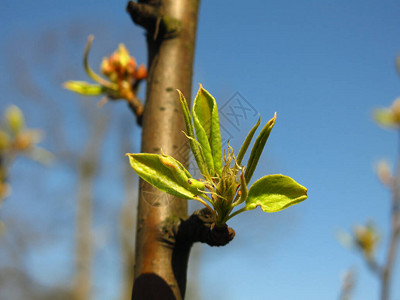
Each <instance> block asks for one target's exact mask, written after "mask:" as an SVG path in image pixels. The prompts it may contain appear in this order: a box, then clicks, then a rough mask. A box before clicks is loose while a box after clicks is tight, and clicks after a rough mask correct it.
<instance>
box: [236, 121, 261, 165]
mask: <svg viewBox="0 0 400 300" xmlns="http://www.w3.org/2000/svg"><path fill="white" fill-rule="evenodd" d="M260 122H261V118H260V115H259V116H258V121H257V123H256V125H254V127H253V128H252V129H251V130H250V131H249V134H248V135H247V137H246V139H245V140H244V143H243V145H242V147H241V148H240V151H239V154H238V156H237V158H236V161H237V163H238V165H239V166H240V164H241V163H242V160H243V157H244V155H245V154H246V151H247V148H249V145H250V142H251V140H252V139H253V136H254V133H255V132H256V130H257V128H258V126H260Z"/></svg>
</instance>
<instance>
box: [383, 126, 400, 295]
mask: <svg viewBox="0 0 400 300" xmlns="http://www.w3.org/2000/svg"><path fill="white" fill-rule="evenodd" d="M399 134H400V131H399ZM399 141H400V139H399ZM399 180H400V148H399V156H398V162H397V171H396V176H395V177H394V180H393V182H392V194H393V198H392V211H391V234H390V240H389V249H388V253H387V256H386V262H385V264H384V267H383V270H382V277H381V283H382V289H381V300H388V299H389V294H390V283H391V276H392V273H393V268H394V265H395V261H396V254H397V246H398V243H399V237H400V230H399V228H400V210H399V207H400V197H399V192H400V191H399Z"/></svg>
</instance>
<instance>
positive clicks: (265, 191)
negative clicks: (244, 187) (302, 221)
mask: <svg viewBox="0 0 400 300" xmlns="http://www.w3.org/2000/svg"><path fill="white" fill-rule="evenodd" d="M306 199H307V189H306V188H305V187H304V186H302V185H300V184H298V183H297V182H296V181H294V180H293V179H292V178H290V177H288V176H284V175H267V176H264V177H262V178H260V179H259V180H257V181H256V182H255V183H254V184H253V185H252V186H251V187H250V189H249V192H248V196H247V200H246V209H247V210H251V209H255V208H256V207H257V206H260V207H261V209H262V210H263V211H264V212H269V213H271V212H276V211H280V210H283V209H285V208H288V207H289V206H292V205H294V204H297V203H299V202H302V201H304V200H306Z"/></svg>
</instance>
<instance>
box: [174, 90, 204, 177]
mask: <svg viewBox="0 0 400 300" xmlns="http://www.w3.org/2000/svg"><path fill="white" fill-rule="evenodd" d="M177 91H178V93H179V100H180V102H181V106H182V111H183V116H184V118H185V124H186V131H187V136H188V138H189V145H190V148H191V149H192V152H193V156H194V158H195V160H196V162H197V166H198V167H199V169H200V172H201V173H202V174H204V175H206V174H208V171H207V167H206V163H205V161H204V158H203V156H202V155H201V149H199V145H198V144H197V143H196V139H195V136H194V130H193V123H192V116H191V115H190V110H189V107H188V105H187V101H186V99H185V96H184V95H183V94H182V92H181V91H180V90H177Z"/></svg>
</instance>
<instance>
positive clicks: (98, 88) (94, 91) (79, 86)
mask: <svg viewBox="0 0 400 300" xmlns="http://www.w3.org/2000/svg"><path fill="white" fill-rule="evenodd" d="M64 88H66V89H67V90H70V91H73V92H75V93H78V94H81V95H85V96H98V95H101V94H103V93H104V92H105V88H104V87H103V86H102V85H100V84H92V83H88V82H85V81H72V80H70V81H67V82H65V83H64Z"/></svg>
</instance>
